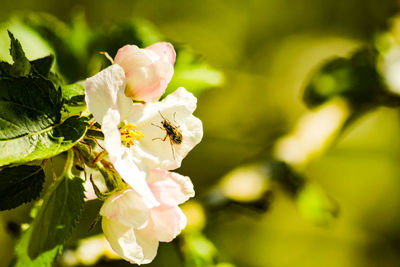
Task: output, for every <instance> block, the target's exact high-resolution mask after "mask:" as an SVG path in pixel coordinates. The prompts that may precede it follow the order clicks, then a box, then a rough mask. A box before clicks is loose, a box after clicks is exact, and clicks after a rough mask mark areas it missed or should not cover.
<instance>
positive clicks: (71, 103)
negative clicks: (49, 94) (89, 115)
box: [61, 84, 86, 117]
mask: <svg viewBox="0 0 400 267" xmlns="http://www.w3.org/2000/svg"><path fill="white" fill-rule="evenodd" d="M61 91H62V96H63V99H64V106H63V110H64V111H65V112H66V114H67V116H68V117H69V116H71V115H79V114H81V113H82V112H83V111H85V110H86V102H85V88H84V87H83V86H82V85H80V84H70V85H63V86H61Z"/></svg>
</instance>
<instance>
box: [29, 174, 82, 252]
mask: <svg viewBox="0 0 400 267" xmlns="http://www.w3.org/2000/svg"><path fill="white" fill-rule="evenodd" d="M84 196H85V195H84V187H83V180H82V179H81V178H78V177H75V178H72V179H70V178H68V177H62V178H60V179H59V180H57V182H56V183H54V184H52V186H51V187H50V188H49V190H48V192H47V193H46V195H45V197H44V201H43V205H42V207H41V208H40V211H39V213H38V215H37V217H36V219H35V221H34V222H33V225H32V235H31V237H30V241H29V246H28V254H29V256H30V257H31V258H32V259H34V258H36V257H38V256H39V255H40V254H42V253H44V252H46V251H49V250H53V249H54V248H56V247H57V246H59V245H62V244H63V243H64V242H65V240H66V239H67V238H68V237H69V236H70V235H71V233H72V229H73V228H74V227H75V226H76V224H77V223H78V220H79V218H80V216H81V213H82V210H83V204H84Z"/></svg>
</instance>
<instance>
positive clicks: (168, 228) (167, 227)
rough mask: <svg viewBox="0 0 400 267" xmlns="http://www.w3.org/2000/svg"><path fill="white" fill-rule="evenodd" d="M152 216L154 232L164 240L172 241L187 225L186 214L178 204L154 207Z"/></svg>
mask: <svg viewBox="0 0 400 267" xmlns="http://www.w3.org/2000/svg"><path fill="white" fill-rule="evenodd" d="M150 216H151V220H152V222H153V224H154V226H153V227H154V232H155V234H156V236H157V238H158V240H160V241H162V242H171V241H172V240H173V239H174V238H175V237H176V236H177V235H178V234H179V233H180V232H181V231H182V229H183V228H185V226H186V216H185V215H184V214H183V212H182V211H181V209H180V208H178V207H177V206H165V205H162V206H159V207H156V208H153V209H152V210H151V215H150Z"/></svg>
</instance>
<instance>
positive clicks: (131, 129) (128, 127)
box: [119, 123, 144, 147]
mask: <svg viewBox="0 0 400 267" xmlns="http://www.w3.org/2000/svg"><path fill="white" fill-rule="evenodd" d="M119 130H120V132H121V141H122V144H123V145H124V146H127V147H130V146H133V145H134V142H133V141H134V140H139V139H141V138H143V137H144V135H143V134H142V133H141V132H139V131H138V130H136V125H135V124H132V123H128V124H125V123H123V124H122V125H121V126H120V129H119Z"/></svg>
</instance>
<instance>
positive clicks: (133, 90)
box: [114, 43, 176, 101]
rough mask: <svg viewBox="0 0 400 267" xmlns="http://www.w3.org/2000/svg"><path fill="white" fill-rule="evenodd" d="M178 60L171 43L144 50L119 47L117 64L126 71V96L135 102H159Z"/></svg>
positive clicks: (130, 46) (156, 44)
mask: <svg viewBox="0 0 400 267" xmlns="http://www.w3.org/2000/svg"><path fill="white" fill-rule="evenodd" d="M175 57H176V54H175V50H174V47H173V46H172V45H171V44H170V43H155V44H153V45H151V46H149V47H146V48H145V49H140V48H138V47H137V46H136V45H125V46H124V47H122V48H120V49H119V50H118V52H117V55H116V56H115V59H114V64H118V65H120V66H121V67H122V68H123V69H124V71H125V78H126V88H125V95H126V96H127V97H130V98H132V99H135V100H142V101H157V100H158V99H159V98H160V97H161V96H162V94H164V92H165V89H166V88H167V85H168V83H169V82H170V81H171V78H172V75H173V74H174V63H175Z"/></svg>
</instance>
